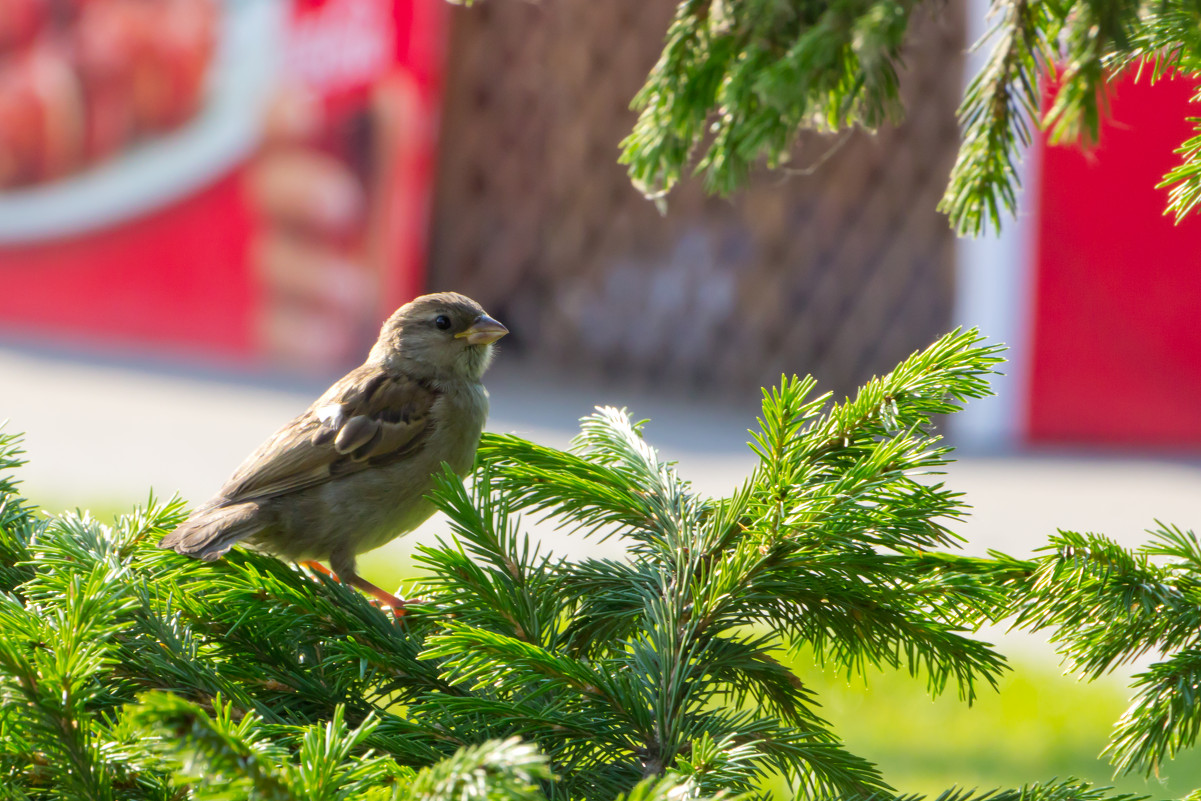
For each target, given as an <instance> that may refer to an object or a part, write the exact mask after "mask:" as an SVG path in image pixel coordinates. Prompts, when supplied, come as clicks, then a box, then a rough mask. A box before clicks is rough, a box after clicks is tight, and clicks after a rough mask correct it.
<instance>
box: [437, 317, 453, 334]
mask: <svg viewBox="0 0 1201 801" xmlns="http://www.w3.org/2000/svg"><path fill="white" fill-rule="evenodd" d="M434 325H436V326H438V328H439V329H441V330H442V331H445V330H446V329H448V328H450V318H449V317H447V316H446V315H445V314H439V315H438V316H437V317H435V318H434Z"/></svg>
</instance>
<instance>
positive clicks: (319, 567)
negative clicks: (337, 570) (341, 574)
mask: <svg viewBox="0 0 1201 801" xmlns="http://www.w3.org/2000/svg"><path fill="white" fill-rule="evenodd" d="M300 564H301V565H302V566H303V567H307V568H308V569H309V570H312V571H313V572H314V573H320V574H321V575H323V576H329V577H330V578H332V579H333V580H334V581H337V580H338V577H337V576H335V575H334V571H332V570H330V569H329V568H328V567H326V566H325V565H323V564H321V563H320V562H313V561H309V562H301V563H300Z"/></svg>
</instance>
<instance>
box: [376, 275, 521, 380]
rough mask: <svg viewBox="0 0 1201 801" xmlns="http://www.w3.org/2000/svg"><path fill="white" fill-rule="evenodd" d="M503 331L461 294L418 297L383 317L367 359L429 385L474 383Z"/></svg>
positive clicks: (486, 365) (489, 359)
mask: <svg viewBox="0 0 1201 801" xmlns="http://www.w3.org/2000/svg"><path fill="white" fill-rule="evenodd" d="M507 333H509V329H507V328H505V327H504V326H503V325H501V324H500V323H499V322H497V321H496V320H494V319H492V318H491V317H489V316H488V313H487V312H485V311H484V308H483V307H482V306H480V304H478V303H476V302H475V301H474V300H472V299H471V298H469V297H467V296H466V295H460V294H458V293H457V292H438V293H436V294H433V295H422V296H421V297H419V298H416V299H414V300H412V301H410V302H409V303H406V304H405V305H403V306H401V307H400V308H399V309H397V310H396V312H395V313H394V314H393V315H392V316H391V317H389V318H388V320H387V322H385V323H384V325H383V328H382V329H380V335H379V340H378V341H376V343H375V346H374V347H373V348H372V349H371V355H370V356H369V357H368V361H369V362H376V363H379V364H382V365H384V366H385V367H387V368H389V369H394V370H403V371H405V372H407V373H409V374H411V375H414V376H415V377H420V378H425V379H428V380H433V381H437V380H446V379H467V380H471V381H478V380H479V379H480V377H481V376H482V375H483V374H484V371H485V370H487V369H488V364H489V363H490V362H491V361H492V343H494V342H495V341H496V340H498V339H500V338H501V337H503V336H504V335H505V334H507Z"/></svg>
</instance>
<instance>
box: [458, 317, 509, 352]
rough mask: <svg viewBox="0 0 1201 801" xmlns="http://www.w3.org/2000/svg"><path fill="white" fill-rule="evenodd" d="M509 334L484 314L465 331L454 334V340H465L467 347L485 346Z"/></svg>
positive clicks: (507, 330)
mask: <svg viewBox="0 0 1201 801" xmlns="http://www.w3.org/2000/svg"><path fill="white" fill-rule="evenodd" d="M507 333H509V329H507V328H505V327H504V326H503V325H501V324H500V323H498V322H497V321H496V320H493V319H492V318H491V317H489V316H488V315H486V314H481V315H480V316H479V317H476V318H475V322H473V323H472V324H471V327H470V328H468V329H467V330H466V331H460V332H459V333H457V334H455V339H464V338H465V339H466V340H467V344H468V345H487V344H490V343H492V342H495V341H496V340H498V339H500V338H501V337H503V336H504V335H505V334H507Z"/></svg>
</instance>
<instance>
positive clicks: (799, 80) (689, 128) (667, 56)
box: [621, 0, 1201, 235]
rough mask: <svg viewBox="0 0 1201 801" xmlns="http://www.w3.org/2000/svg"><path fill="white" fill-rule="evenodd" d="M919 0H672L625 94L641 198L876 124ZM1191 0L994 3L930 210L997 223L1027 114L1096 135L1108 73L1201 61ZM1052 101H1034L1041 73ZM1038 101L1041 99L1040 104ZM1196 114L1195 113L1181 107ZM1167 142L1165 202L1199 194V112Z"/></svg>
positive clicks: (892, 109)
mask: <svg viewBox="0 0 1201 801" xmlns="http://www.w3.org/2000/svg"><path fill="white" fill-rule="evenodd" d="M942 8H943V4H941V3H927V4H924V6H923V4H921V3H918V2H916V0H825V1H824V2H810V0H678V2H677V6H676V13H675V16H674V19H673V20H672V22H671V25H670V27H669V28H668V31H667V34H666V40H665V43H664V47H663V52H662V55H661V56H660V58H659V60H658V63H656V65H655V67H654V69H652V70H651V73H650V75H649V76H648V78H647V81H646V84H645V85H644V86H643V88H642V90H641V91H640V92H639V93H638V94H637V96H636V97H635V99H634V106H635V107H636V108H637V109H638V110H639V118H638V121H637V124H636V125H635V127H634V130H633V132H632V133H631V134H630V135H629V136H628V137H627V138H626V140H625V142H624V143H623V152H622V156H621V160H622V163H624V164H626V165H628V168H629V172H630V176H631V178H632V179H633V181H634V183H635V185H637V186H638V187H639V188H640V189H641V190H642V191H643V192H645V193H646V194H647V195H648V196H651V197H655V198H659V197H662V196H663V195H665V194H666V193H667V192H669V191H670V190H671V188H672V187H673V186H674V185H675V184H676V183H677V182H678V181H679V180H680V179H681V177H682V176H684V175H685V173H686V172H690V171H695V172H697V173H700V174H702V175H703V176H704V181H705V185H706V186H707V188H709V189H710V190H711V191H716V192H720V193H729V192H731V191H733V190H734V189H736V188H738V187H739V186H740V185H741V184H742V183H743V182H744V180H745V178H746V176H747V174H748V172H749V171H750V169H751V168H752V167H753V166H754V165H755V164H756V163H758V162H760V161H764V162H766V163H767V165H768V166H770V167H776V166H779V165H781V164H784V163H786V162H788V161H789V159H790V157H791V156H792V154H793V151H794V149H795V145H796V139H797V135H798V133H799V132H800V131H801V130H803V129H809V130H815V131H820V132H830V131H840V130H844V129H848V128H851V127H854V126H862V127H865V128H868V129H875V128H877V127H879V126H880V125H881V124H884V123H886V122H891V121H895V120H897V119H898V118H899V117H900V116H901V114H902V103H901V98H900V94H899V85H900V82H899V78H898V74H899V72H901V71H902V70H903V64H904V59H905V35H906V32H907V30H908V28H909V25H910V24H911V22H912V21H913V19H914V18H915V15H916V14H918V13H921V12H923V11H928V12H929V13H933V14H938V13H941V11H942ZM1198 14H1199V12H1198V9H1197V6H1196V3H1194V2H1192V0H1156V1H1155V2H1145V1H1144V0H1056V2H1046V1H1045V0H993V7H992V18H993V20H994V24H993V28H992V31H991V32H990V34H989V35H988V37H986V38H985V39H984V40H983V41H982V42H980V43H979V44H978V47H982V48H985V49H987V50H988V53H989V55H988V59H987V63H986V66H985V67H984V68H983V70H982V71H981V72H980V73H979V74H978V75H976V76H975V77H974V79H973V80H972V82H971V84H970V85H969V86H968V88H967V90H966V92H965V94H964V98H963V103H962V105H961V107H960V109H959V114H960V119H961V122H962V124H963V126H964V134H963V142H962V144H961V147H960V151H959V156H958V159H957V161H956V163H955V167H954V169H953V170H952V173H951V177H950V182H949V184H948V186H947V189H946V193H945V195H944V196H943V199H942V203H941V205H940V209H941V210H942V211H944V212H945V213H946V214H947V215H948V216H949V217H950V222H951V225H952V227H953V228H954V229H955V231H956V232H958V233H960V234H972V235H979V234H981V233H984V232H985V231H986V230H987V229H988V228H989V226H992V227H993V228H996V229H999V228H1000V226H1001V219H1002V212H1003V211H1008V212H1010V213H1012V212H1013V211H1014V208H1015V203H1016V197H1017V189H1018V185H1019V178H1018V171H1017V160H1018V158H1019V148H1020V146H1021V145H1022V144H1025V143H1028V142H1029V140H1030V125H1031V124H1032V123H1034V124H1038V125H1040V126H1042V127H1045V128H1047V129H1048V130H1049V132H1050V138H1051V141H1052V142H1056V143H1061V142H1083V143H1086V144H1087V143H1089V142H1092V141H1095V140H1096V138H1097V135H1098V130H1099V126H1100V121H1101V119H1102V117H1103V116H1104V114H1105V96H1106V85H1107V82H1108V80H1109V79H1110V77H1111V76H1113V75H1114V74H1115V73H1117V72H1119V71H1121V70H1123V69H1128V68H1133V69H1139V70H1140V71H1142V72H1144V73H1145V74H1146V76H1147V78H1148V79H1149V80H1156V79H1158V78H1161V77H1163V76H1164V75H1174V74H1182V75H1186V76H1191V75H1194V74H1195V73H1197V72H1198V71H1199V69H1201V34H1199V31H1201V24H1199V19H1201V17H1199V16H1198ZM1044 79H1048V80H1049V82H1050V83H1051V84H1053V85H1054V86H1055V87H1056V91H1055V95H1054V99H1053V100H1052V101H1051V102H1050V103H1047V104H1045V105H1044V103H1043V97H1042V95H1043V91H1044V86H1045V85H1046V84H1047V82H1048V81H1045V80H1044ZM1043 108H1045V109H1046V110H1045V112H1044V111H1041V109H1043ZM1190 119H1191V118H1190ZM1191 121H1192V122H1193V123H1194V125H1195V126H1196V128H1197V134H1198V135H1197V136H1196V137H1194V138H1192V139H1190V140H1189V141H1188V142H1185V143H1184V144H1183V145H1182V146H1181V148H1180V150H1179V151H1178V153H1179V154H1180V155H1181V156H1182V163H1181V164H1180V165H1179V166H1178V167H1176V168H1175V169H1173V170H1172V171H1171V172H1170V173H1169V174H1168V175H1167V176H1166V177H1165V180H1164V183H1163V184H1162V186H1171V187H1172V191H1171V195H1170V204H1169V210H1170V211H1171V212H1173V213H1175V214H1176V216H1177V218H1179V217H1181V216H1183V215H1184V214H1186V213H1188V212H1190V211H1192V210H1193V209H1194V208H1195V207H1196V205H1197V204H1198V203H1199V202H1201V118H1197V119H1192V120H1191Z"/></svg>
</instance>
